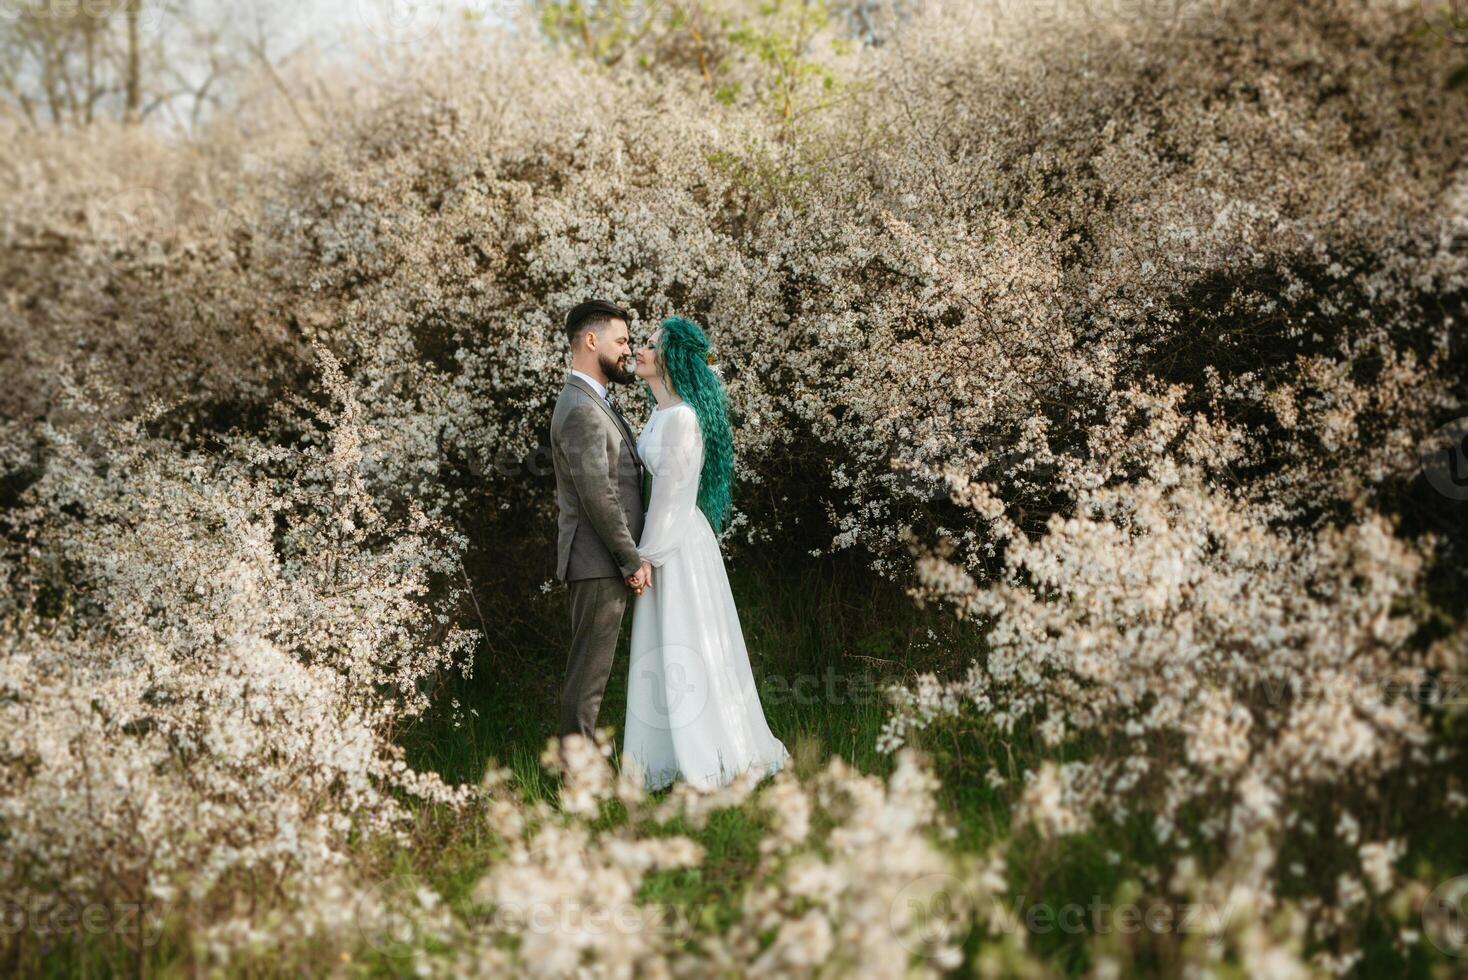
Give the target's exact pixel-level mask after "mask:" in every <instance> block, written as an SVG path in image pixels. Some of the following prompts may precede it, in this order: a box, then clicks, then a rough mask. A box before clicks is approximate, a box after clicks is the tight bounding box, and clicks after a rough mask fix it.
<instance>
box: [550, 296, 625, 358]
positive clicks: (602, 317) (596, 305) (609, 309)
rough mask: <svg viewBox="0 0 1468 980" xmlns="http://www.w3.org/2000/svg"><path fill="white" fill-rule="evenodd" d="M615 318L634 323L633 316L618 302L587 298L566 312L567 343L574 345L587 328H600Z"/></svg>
mask: <svg viewBox="0 0 1468 980" xmlns="http://www.w3.org/2000/svg"><path fill="white" fill-rule="evenodd" d="M613 320H621V321H622V322H623V323H625V324H627V325H628V326H631V325H632V316H631V314H629V313H628V312H627V311H626V310H624V309H622V308H621V307H620V306H618V305H617V304H616V303H612V302H608V301H607V300H604V299H592V300H587V301H586V302H585V303H580V304H578V305H577V306H576V307H574V308H573V309H572V310H571V312H570V313H567V314H566V343H568V344H570V345H571V346H572V347H574V346H576V341H578V340H580V339H581V334H582V333H584V332H585V331H587V330H600V329H601V328H602V327H604V326H606V325H607V324H609V323H611V322H612V321H613Z"/></svg>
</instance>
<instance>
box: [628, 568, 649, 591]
mask: <svg viewBox="0 0 1468 980" xmlns="http://www.w3.org/2000/svg"><path fill="white" fill-rule="evenodd" d="M627 588H629V589H631V590H632V591H633V592H635V593H637V594H638V595H642V590H643V589H650V588H652V565H650V564H648V563H647V562H643V563H642V567H641V568H639V569H638V570H637V571H635V572H633V573H632V574H631V575H629V576H627Z"/></svg>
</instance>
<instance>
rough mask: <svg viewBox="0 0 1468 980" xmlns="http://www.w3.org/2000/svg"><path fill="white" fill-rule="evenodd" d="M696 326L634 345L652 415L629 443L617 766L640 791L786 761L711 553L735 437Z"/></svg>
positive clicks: (676, 326)
mask: <svg viewBox="0 0 1468 980" xmlns="http://www.w3.org/2000/svg"><path fill="white" fill-rule="evenodd" d="M711 360H712V358H711V356H710V354H709V342H708V338H707V337H706V336H705V335H704V332H703V330H702V329H700V328H699V326H698V324H696V323H694V322H693V321H691V320H686V319H684V318H682V317H676V316H672V317H668V318H667V319H666V320H663V322H662V323H661V324H660V325H659V326H658V328H657V329H656V330H654V331H653V332H652V335H651V336H650V337H648V340H647V343H646V344H645V345H644V346H643V347H642V348H641V349H640V350H638V351H637V353H636V373H637V376H638V377H639V378H641V379H642V380H643V381H644V382H646V384H647V388H648V392H649V395H650V397H651V400H652V401H653V403H654V407H653V410H652V415H651V417H650V418H649V419H648V421H647V425H646V426H644V427H643V430H642V434H641V436H640V437H639V438H638V440H637V453H638V455H639V456H640V457H641V458H642V461H643V464H644V465H645V466H646V468H647V470H648V472H649V473H650V474H651V477H652V486H651V493H650V496H649V500H648V507H647V517H646V520H645V522H644V525H643V531H642V538H641V540H640V541H639V542H638V547H637V551H638V554H639V556H640V557H641V558H642V562H643V564H642V568H641V570H640V571H639V572H638V574H637V575H634V576H632V578H631V579H629V584H631V585H632V586H633V588H634V589H635V590H637V593H638V594H637V599H636V604H635V606H634V608H633V613H632V657H631V661H632V662H631V674H630V676H629V678H628V682H627V725H626V728H625V731H624V733H623V735H624V739H623V745H622V764H623V766H624V767H627V766H629V765H631V766H636V767H637V768H639V769H640V770H641V772H642V774H643V777H644V779H645V781H646V785H647V787H648V788H649V789H659V788H661V787H663V786H666V785H668V784H669V783H671V782H672V781H673V780H675V779H680V778H681V779H683V780H685V781H686V782H688V783H691V784H693V785H696V786H698V787H700V788H704V789H711V788H714V787H717V786H722V785H724V784H726V783H728V782H729V781H730V780H732V779H734V777H736V776H739V775H741V774H743V773H746V772H750V771H751V770H753V771H756V772H758V773H759V774H761V775H764V774H768V773H773V772H775V771H777V770H779V769H780V768H782V767H783V766H784V765H785V762H786V760H787V759H788V758H789V756H790V753H789V752H788V751H786V749H785V746H784V744H783V743H782V742H781V741H780V740H779V739H777V738H775V736H774V735H773V734H772V733H771V732H770V726H769V724H768V723H767V722H766V721H765V715H764V710H763V708H762V707H761V706H760V701H759V693H758V691H756V689H755V685H754V673H753V671H752V670H751V669H750V665H749V653H748V651H747V650H746V649H745V646H744V634H743V632H742V631H741V630H740V626H739V613H738V611H737V610H736V609H735V608H734V596H733V593H732V592H731V591H730V589H729V578H728V575H727V574H726V573H725V570H724V558H723V555H722V554H721V553H720V551H719V539H718V532H719V531H720V530H721V529H722V528H723V527H724V522H725V521H726V520H727V519H728V516H729V509H730V492H731V487H732V484H733V481H734V440H733V436H732V433H731V432H730V430H729V415H728V401H727V398H726V396H725V393H724V385H723V383H722V382H721V381H720V380H719V377H718V375H717V374H715V373H714V371H713V368H711V367H710V362H711Z"/></svg>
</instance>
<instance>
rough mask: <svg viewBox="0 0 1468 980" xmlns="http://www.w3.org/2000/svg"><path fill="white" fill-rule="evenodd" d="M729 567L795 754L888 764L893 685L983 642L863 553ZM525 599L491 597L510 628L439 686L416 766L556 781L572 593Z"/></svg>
mask: <svg viewBox="0 0 1468 980" xmlns="http://www.w3.org/2000/svg"><path fill="white" fill-rule="evenodd" d="M729 574H730V582H731V587H732V589H733V591H734V598H735V602H736V604H737V606H738V610H739V617H740V624H741V626H742V628H743V631H744V637H745V642H746V645H747V646H748V649H749V656H750V662H751V665H752V667H753V670H754V675H755V683H756V685H757V687H758V688H759V692H760V702H761V705H762V706H763V708H764V711H765V717H766V719H767V720H768V721H769V723H770V728H771V730H772V731H773V732H774V733H775V736H776V737H777V738H779V739H780V740H781V741H783V742H784V743H785V745H786V747H787V748H789V749H790V750H791V752H792V753H799V754H802V755H804V756H809V755H812V754H815V755H820V756H822V757H829V756H832V755H839V756H840V757H842V758H843V759H845V760H847V761H848V762H851V763H853V764H854V765H856V766H857V767H858V768H860V769H862V770H863V771H866V772H872V773H878V774H882V775H885V774H887V773H888V772H890V771H891V767H892V759H891V758H890V757H889V756H886V755H883V754H880V753H878V752H877V751H876V743H877V735H878V733H879V732H880V730H881V727H882V723H883V720H884V719H885V717H886V713H887V708H886V703H885V699H884V698H883V696H882V692H881V689H882V687H883V686H884V685H885V684H888V683H891V682H894V681H900V680H904V679H906V680H910V679H912V678H913V677H914V676H916V674H917V673H918V672H920V671H925V670H937V671H938V672H940V673H943V672H950V671H955V670H957V669H959V668H961V667H962V666H963V665H965V664H967V662H968V661H969V660H970V659H972V657H973V656H974V655H975V653H976V652H977V651H978V649H979V644H978V641H977V639H976V637H974V635H973V634H972V631H970V630H968V629H966V628H964V627H963V626H962V624H959V623H957V622H956V621H954V620H953V619H952V617H950V616H945V615H943V614H941V613H938V612H923V611H921V610H917V609H915V608H914V607H913V605H912V602H911V600H909V599H908V598H907V597H906V596H905V595H904V594H902V592H901V591H900V590H898V589H897V588H895V587H894V586H892V585H891V584H890V583H886V582H883V581H881V580H879V579H877V578H875V577H874V576H872V575H871V574H870V573H867V572H865V571H863V570H861V569H860V568H858V567H857V566H855V565H851V564H834V565H833V564H818V563H815V562H807V563H806V564H805V565H803V566H800V567H796V568H791V566H789V565H776V564H761V563H758V562H755V561H752V560H750V561H741V562H737V563H731V564H730V566H729ZM480 601H481V604H483V603H484V596H483V595H482V594H481V596H480ZM506 601H508V600H506ZM515 603H516V605H517V606H518V607H519V608H518V609H517V610H516V614H517V615H516V617H514V618H513V619H511V617H500V616H498V615H496V614H495V613H492V612H489V611H488V610H486V615H487V616H488V618H489V620H490V621H493V622H503V621H506V620H507V619H510V620H511V622H513V624H514V625H513V626H512V627H511V630H510V632H511V634H512V635H509V636H496V637H493V638H491V639H490V641H489V642H487V643H486V644H484V646H483V648H482V649H481V651H480V655H479V657H478V660H477V662H476V664H475V670H474V677H473V679H471V680H469V681H467V682H465V681H457V682H455V683H453V684H452V685H451V689H450V690H447V691H440V692H437V693H436V695H435V698H436V701H437V702H438V704H439V705H440V710H438V711H437V712H436V713H435V714H433V715H431V716H430V717H429V718H427V719H425V720H424V722H423V723H421V724H420V725H418V726H417V728H416V729H414V730H413V731H411V732H409V733H408V734H407V735H406V736H405V738H404V742H405V744H406V746H407V747H408V750H409V757H410V760H411V761H412V763H413V764H414V765H415V766H417V767H420V768H428V769H432V770H434V771H437V772H439V773H441V774H442V775H443V776H444V778H446V779H448V780H449V781H451V782H461V781H476V780H478V779H480V778H481V777H482V775H483V773H484V771H485V769H486V768H487V767H488V766H489V765H491V764H492V763H493V764H497V765H501V766H508V767H509V768H511V769H512V770H513V771H514V772H515V774H516V777H517V782H518V784H519V785H520V787H521V790H522V792H523V793H524V794H525V796H526V798H527V799H535V798H547V797H549V796H550V795H552V792H553V787H552V785H551V784H550V783H549V782H548V781H547V777H546V776H545V774H544V773H543V772H542V770H541V767H540V756H541V752H542V751H543V749H544V748H545V745H546V740H547V739H549V738H550V737H551V736H552V735H554V734H555V729H556V719H557V717H558V705H559V698H560V691H561V684H562V682H563V680H564V677H565V657H566V653H565V651H566V649H567V648H568V646H569V642H570V636H569V626H568V623H567V611H566V596H565V591H564V589H563V588H556V589H553V590H552V591H551V592H550V593H548V594H541V593H538V592H537V593H536V594H535V595H534V596H532V597H530V598H529V599H526V598H525V597H524V596H516V597H515ZM631 619H632V612H631V609H630V607H629V610H628V612H627V615H626V619H625V620H624V623H623V635H622V638H621V640H620V642H619V644H618V647H617V653H616V661H615V663H614V665H613V668H612V675H611V679H610V681H609V682H608V684H607V691H606V695H605V698H604V700H603V701H602V706H601V714H600V717H599V719H598V724H599V725H601V726H604V727H611V728H612V729H613V730H614V744H615V745H616V746H617V747H620V739H621V735H620V733H621V731H622V727H623V722H624V719H625V717H626V711H627V672H628V662H629V660H628V657H629V654H628V633H629V632H630V629H631ZM930 631H931V634H932V635H931V637H930V635H929V632H930ZM501 641H507V642H503V643H502V642H501ZM451 698H457V699H458V701H459V702H460V706H461V707H460V713H459V717H458V718H457V719H455V718H453V717H452V716H451V713H450V711H449V710H448V709H447V707H446V706H447V705H448V704H449V702H450V699H451ZM456 726H457V727H456Z"/></svg>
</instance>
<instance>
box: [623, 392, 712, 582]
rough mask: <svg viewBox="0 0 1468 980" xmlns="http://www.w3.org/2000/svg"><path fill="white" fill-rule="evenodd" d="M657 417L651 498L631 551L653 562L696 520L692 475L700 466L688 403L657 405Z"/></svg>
mask: <svg viewBox="0 0 1468 980" xmlns="http://www.w3.org/2000/svg"><path fill="white" fill-rule="evenodd" d="M661 414H663V415H665V416H666V417H664V418H660V419H658V425H657V429H656V430H655V432H654V433H653V435H654V438H655V446H656V449H655V450H654V453H655V456H654V458H655V459H656V460H657V465H656V467H655V472H654V473H653V478H652V498H651V499H650V500H649V501H648V506H647V519H646V521H645V522H644V523H643V526H642V540H641V541H640V542H639V543H638V546H637V553H638V555H640V556H641V557H642V559H643V560H644V561H646V562H648V563H649V564H651V565H653V566H654V567H657V566H660V565H662V564H663V563H664V562H666V561H667V560H668V558H669V557H670V556H671V555H673V554H674V553H675V552H676V551H677V550H678V549H679V548H680V547H682V546H683V544H684V543H685V542H686V541H687V539H688V535H689V534H690V533H691V532H692V530H693V526H694V521H696V520H697V519H698V476H699V472H700V471H701V470H702V469H703V433H702V432H700V431H699V428H698V416H697V415H696V414H694V412H693V409H691V408H667V409H662V410H661Z"/></svg>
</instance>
